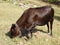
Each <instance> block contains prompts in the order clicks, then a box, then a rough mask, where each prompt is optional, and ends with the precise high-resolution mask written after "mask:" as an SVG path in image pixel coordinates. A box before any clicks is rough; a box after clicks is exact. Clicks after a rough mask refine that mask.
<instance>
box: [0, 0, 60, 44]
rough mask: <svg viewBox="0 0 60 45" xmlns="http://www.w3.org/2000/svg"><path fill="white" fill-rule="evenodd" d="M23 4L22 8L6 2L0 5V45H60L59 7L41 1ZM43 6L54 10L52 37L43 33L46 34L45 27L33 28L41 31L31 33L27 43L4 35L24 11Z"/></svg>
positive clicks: (23, 38)
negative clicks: (48, 6)
mask: <svg viewBox="0 0 60 45" xmlns="http://www.w3.org/2000/svg"><path fill="white" fill-rule="evenodd" d="M20 4H21V3H20ZM23 4H24V5H25V6H24V7H21V6H20V5H14V4H12V3H7V2H3V3H0V45H60V7H59V6H56V5H53V4H48V3H44V2H41V1H32V0H31V1H29V3H28V5H27V1H26V2H23ZM30 4H32V5H30ZM34 5H35V6H34ZM44 5H51V6H52V7H53V8H54V10H55V15H54V22H53V36H50V35H49V34H47V33H44V32H47V26H46V25H45V26H37V27H35V28H36V29H38V30H42V31H40V32H39V31H37V32H35V33H33V37H32V39H30V40H28V41H26V40H25V37H22V38H19V37H16V38H13V39H11V38H9V36H7V35H6V33H8V32H9V30H10V27H11V24H12V23H15V22H16V20H17V19H18V18H19V17H20V16H21V15H22V13H23V12H24V10H26V9H27V8H29V7H38V6H44ZM28 6H29V7H28ZM26 7H27V8H26Z"/></svg>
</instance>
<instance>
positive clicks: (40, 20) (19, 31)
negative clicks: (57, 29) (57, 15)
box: [10, 6, 54, 38]
mask: <svg viewBox="0 0 60 45" xmlns="http://www.w3.org/2000/svg"><path fill="white" fill-rule="evenodd" d="M53 20H54V9H53V8H52V7H51V6H42V7H35V8H29V9H27V10H25V11H24V13H23V14H22V16H21V17H20V18H19V19H18V20H17V21H16V23H15V24H12V26H11V29H10V32H11V36H10V37H15V36H17V35H25V36H26V37H27V38H29V36H28V33H29V32H30V33H31V36H32V29H33V28H34V27H36V26H44V25H47V28H48V33H50V35H52V25H53ZM49 24H50V26H49ZM49 27H50V30H49Z"/></svg>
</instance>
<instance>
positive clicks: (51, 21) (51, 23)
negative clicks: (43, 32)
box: [50, 19, 53, 36]
mask: <svg viewBox="0 0 60 45" xmlns="http://www.w3.org/2000/svg"><path fill="white" fill-rule="evenodd" d="M52 25H53V19H51V20H50V30H51V32H50V35H51V36H52Z"/></svg>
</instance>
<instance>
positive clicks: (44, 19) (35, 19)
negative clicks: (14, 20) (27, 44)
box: [27, 6, 54, 25]
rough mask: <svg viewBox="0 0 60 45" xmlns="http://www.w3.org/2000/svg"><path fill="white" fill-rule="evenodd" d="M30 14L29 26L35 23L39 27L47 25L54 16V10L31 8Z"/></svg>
mask: <svg viewBox="0 0 60 45" xmlns="http://www.w3.org/2000/svg"><path fill="white" fill-rule="evenodd" d="M28 12H29V14H27V16H28V17H27V24H31V23H35V24H38V25H45V24H46V23H48V21H50V19H51V18H53V16H54V10H53V8H51V6H43V7H38V8H30V9H29V11H28Z"/></svg>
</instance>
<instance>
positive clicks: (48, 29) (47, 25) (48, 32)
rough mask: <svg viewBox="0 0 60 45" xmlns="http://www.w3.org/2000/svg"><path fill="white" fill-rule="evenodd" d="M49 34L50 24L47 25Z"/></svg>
mask: <svg viewBox="0 0 60 45" xmlns="http://www.w3.org/2000/svg"><path fill="white" fill-rule="evenodd" d="M47 28H48V33H49V24H48V23H47Z"/></svg>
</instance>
